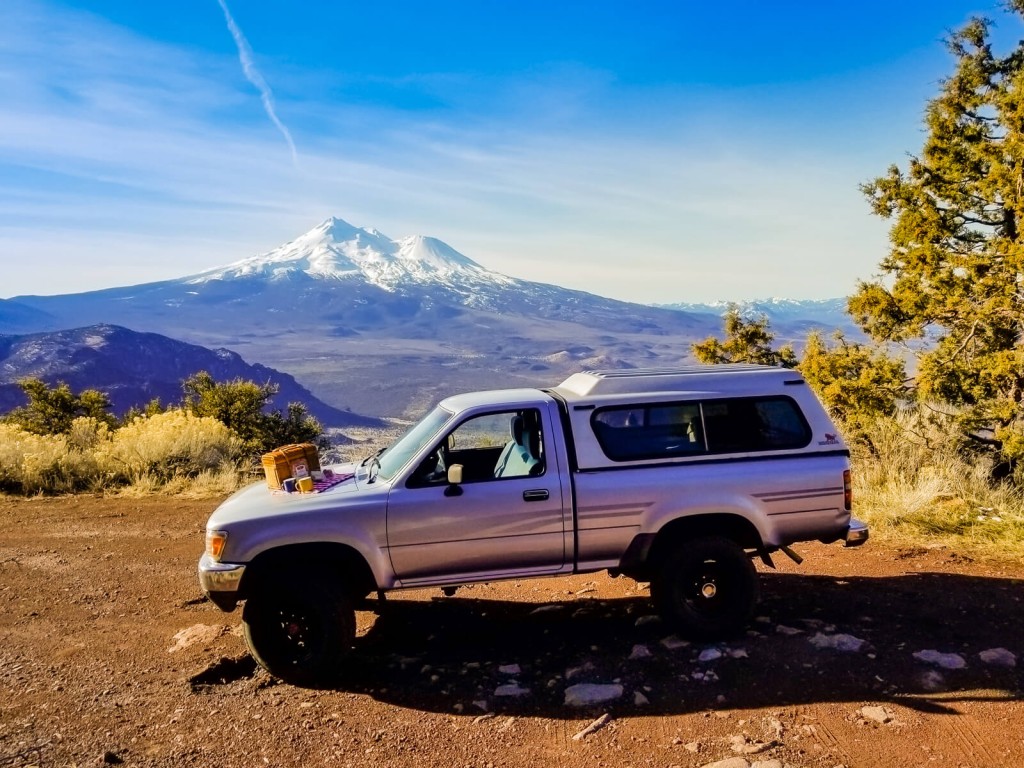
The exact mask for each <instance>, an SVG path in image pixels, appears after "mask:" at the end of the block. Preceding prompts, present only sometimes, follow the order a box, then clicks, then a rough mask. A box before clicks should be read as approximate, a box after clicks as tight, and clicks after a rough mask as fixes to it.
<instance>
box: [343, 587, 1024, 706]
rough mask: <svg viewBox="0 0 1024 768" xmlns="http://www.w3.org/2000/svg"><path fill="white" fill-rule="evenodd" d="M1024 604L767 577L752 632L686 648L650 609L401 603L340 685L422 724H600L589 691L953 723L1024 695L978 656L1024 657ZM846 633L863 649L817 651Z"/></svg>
mask: <svg viewBox="0 0 1024 768" xmlns="http://www.w3.org/2000/svg"><path fill="white" fill-rule="evenodd" d="M1022 598H1024V581H1021V580H1016V579H999V578H980V577H970V576H961V575H953V574H943V573H918V574H911V575H905V576H900V577H888V578H861V577H846V578H838V579H837V578H834V577H828V576H805V575H793V574H776V573H769V574H764V575H762V601H761V605H760V608H759V614H760V615H759V617H758V619H757V620H756V621H755V622H754V623H753V624H752V625H751V628H750V630H749V631H748V632H747V633H746V634H743V635H741V636H739V637H736V638H733V639H731V640H729V641H727V642H722V643H715V644H696V643H693V644H688V645H681V644H680V643H679V639H678V638H676V637H674V636H673V634H672V632H671V631H670V630H669V629H667V628H666V627H665V626H664V625H663V624H661V623H660V621H658V620H657V619H655V618H653V610H652V609H651V606H650V604H649V602H648V600H647V599H646V598H643V597H627V598H617V599H579V598H576V599H570V600H566V601H558V602H550V603H527V602H512V601H494V600H486V599H475V598H466V597H459V596H456V597H452V598H445V597H440V596H438V597H436V598H432V599H429V600H422V599H421V600H391V601H389V602H388V603H387V605H386V607H385V609H384V610H383V612H382V613H381V615H380V616H379V617H377V619H376V621H375V622H374V623H373V625H372V627H370V628H369V630H368V631H367V632H366V633H365V634H364V635H363V636H361V637H360V638H358V639H357V643H356V649H355V652H354V654H353V656H352V657H351V658H350V664H349V666H348V668H347V671H346V672H345V674H344V675H343V677H342V678H341V679H340V680H339V681H337V683H336V684H335V685H334V686H332V688H334V689H336V690H344V691H347V692H358V693H364V694H366V695H369V696H372V697H374V698H376V699H379V700H381V701H385V702H388V703H391V704H395V705H398V706H402V707H408V708H412V709H420V710H425V711H436V712H449V713H457V712H462V713H464V714H473V713H476V714H483V713H485V712H494V713H504V714H510V715H517V716H544V717H556V718H558V717H576V716H578V715H579V714H580V713H581V711H582V712H586V711H588V710H587V709H583V710H580V709H577V708H573V707H567V706H566V703H565V697H566V690H567V689H568V688H569V687H570V686H574V685H578V684H586V683H591V684H618V685H621V686H622V695H621V696H619V697H618V698H615V699H614V700H611V701H608V702H606V703H603V704H600V705H598V707H599V709H600V710H601V711H608V712H611V713H613V714H616V713H617V714H632V715H634V716H637V715H660V714H682V713H687V712H693V711H701V710H706V709H737V708H739V709H743V708H755V707H763V706H771V707H779V706H785V705H799V704H807V703H812V702H825V701H836V702H844V701H850V702H862V701H868V702H879V701H881V702H885V701H899V702H900V703H901V704H903V705H904V706H910V707H914V708H917V709H919V710H921V711H929V712H943V711H952V710H951V709H950V707H951V706H952V705H953V702H956V701H963V700H976V701H977V700H994V699H1018V698H1020V696H1021V690H1022V673H1021V668H1020V666H1015V667H1011V666H1005V665H1004V666H1000V665H999V664H993V663H991V662H989V663H986V662H984V661H982V659H981V658H980V657H979V653H981V652H982V651H986V650H991V649H997V648H1004V649H1009V650H1010V651H1012V652H1013V653H1014V654H1017V655H1018V656H1019V655H1021V654H1022V653H1024V610H1022V605H1021V601H1022ZM838 635H849V636H851V637H852V638H854V639H856V640H862V641H863V646H862V647H861V648H860V649H859V650H857V651H849V650H847V651H843V650H836V649H834V648H827V647H820V646H821V645H822V644H823V641H822V640H821V637H824V638H835V637H836V636H838ZM847 642H848V643H853V640H847ZM854 644H855V643H854ZM923 650H935V651H939V652H941V653H956V654H959V655H960V656H961V657H962V659H963V660H964V661H965V662H966V666H965V667H964V668H961V669H949V668H945V667H940V666H936V665H934V664H928V663H925V662H922V661H919V660H917V659H915V658H914V657H913V654H914V653H915V652H918V651H923ZM1021 661H1022V663H1024V659H1022V660H1021ZM591 709H594V708H593V707H592V708H591Z"/></svg>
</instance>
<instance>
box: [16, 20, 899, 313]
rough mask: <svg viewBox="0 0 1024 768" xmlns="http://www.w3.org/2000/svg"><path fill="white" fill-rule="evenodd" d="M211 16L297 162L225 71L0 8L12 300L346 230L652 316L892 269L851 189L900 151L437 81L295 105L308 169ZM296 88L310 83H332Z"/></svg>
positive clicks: (224, 66) (242, 52) (156, 47)
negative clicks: (687, 303) (643, 309)
mask: <svg viewBox="0 0 1024 768" xmlns="http://www.w3.org/2000/svg"><path fill="white" fill-rule="evenodd" d="M219 2H220V5H221V8H222V10H223V11H224V16H225V18H226V19H227V20H228V27H229V30H230V31H231V34H232V35H233V36H234V37H235V41H236V43H237V46H238V52H239V57H240V60H241V62H242V66H243V69H244V70H245V73H246V77H247V78H248V81H249V82H252V83H253V84H254V85H256V87H257V88H258V89H259V91H260V93H261V96H263V97H264V107H265V108H266V110H267V114H268V115H270V116H271V119H272V120H273V121H274V122H275V125H277V127H278V129H279V130H280V131H281V133H282V134H283V135H284V136H285V137H286V139H287V140H288V143H289V148H290V149H291V150H292V161H291V162H290V161H289V158H288V157H287V156H286V155H285V153H283V152H281V151H280V149H281V147H280V139H279V138H278V136H276V135H275V134H274V133H273V132H270V131H267V130H266V128H267V125H266V120H265V118H264V117H263V116H261V115H259V114H258V111H257V114H256V115H254V116H253V118H254V119H252V120H251V121H250V120H249V116H248V115H239V114H238V112H239V111H238V110H237V109H236V107H237V105H238V104H240V103H245V102H247V101H249V102H251V90H250V89H249V86H248V85H247V84H246V83H245V81H241V80H240V79H239V78H237V66H238V63H237V61H236V60H235V57H234V56H232V55H222V54H220V53H215V52H209V51H206V52H204V51H202V50H201V49H197V48H195V47H190V46H177V45H173V44H171V43H161V42H158V41H154V40H153V39H151V38H148V37H145V36H143V35H141V34H137V33H135V32H133V31H131V30H129V29H126V28H124V27H121V26H118V25H115V24H113V23H111V22H109V21H107V20H104V19H102V18H101V17H97V16H95V15H93V14H89V13H85V12H83V11H80V10H74V9H71V8H68V7H60V8H54V7H53V6H51V5H49V4H47V3H45V2H37V0H0V91H2V92H3V94H4V108H3V109H2V110H0V261H2V262H3V263H4V265H5V273H4V274H5V281H4V283H3V284H2V285H0V296H4V295H13V294H15V293H26V292H47V293H50V292H54V293H56V292H67V291H75V290H84V289H94V288H101V287H108V286H110V285H114V284H121V285H124V284H132V283H141V282H147V281H150V280H156V279H166V278H172V277H179V276H182V275H184V274H190V273H193V272H198V271H200V270H202V269H206V268H210V267H214V266H218V265H221V264H225V263H228V262H231V261H235V260H237V259H239V258H243V257H245V256H249V255H252V254H254V253H258V252H261V251H265V250H269V249H270V248H272V247H274V246H276V245H279V244H280V243H282V242H284V241H285V240H287V239H289V238H291V237H294V236H296V235H298V234H299V233H301V232H302V231H304V230H305V229H308V228H309V227H311V226H313V225H315V224H316V223H317V222H318V221H319V220H320V219H322V218H324V217H326V216H328V215H332V214H333V215H338V216H342V217H344V218H347V219H349V220H350V221H351V222H352V223H353V224H356V225H359V226H373V227H376V228H378V229H380V230H382V231H384V232H385V233H387V234H388V235H390V236H392V237H401V236H405V235H410V234H416V233H421V234H428V235H434V236H437V237H440V238H442V239H444V240H446V241H447V242H449V243H450V244H451V245H453V246H454V247H456V248H457V249H459V250H460V251H462V252H464V253H465V254H466V255H468V256H470V257H471V258H473V259H474V260H476V261H478V262H480V263H482V264H484V265H485V266H487V267H489V268H491V269H495V270H498V271H501V272H505V273H507V274H511V275H514V276H516V277H521V278H525V279H530V280H538V281H543V282H553V283H559V284H562V285H565V286H567V287H573V288H580V289H584V290H590V291H594V292H597V293H603V294H605V295H610V296H616V297H622V298H634V299H641V300H652V301H654V300H657V301H673V300H681V299H689V300H699V299H712V298H722V297H725V298H737V299H738V298H745V297H753V296H759V295H764V294H765V293H778V294H785V295H790V296H794V295H805V296H812V295H818V296H821V295H829V294H830V293H835V292H838V291H841V290H843V286H846V285H852V284H853V279H854V278H855V277H857V276H866V275H868V274H870V272H871V270H872V268H873V266H874V264H875V263H876V261H877V258H878V255H879V254H881V253H883V252H884V227H883V223H881V222H879V223H878V225H877V227H874V228H872V229H871V232H870V233H869V234H870V235H871V237H872V238H873V240H872V242H870V243H868V245H867V246H865V236H864V233H865V225H866V224H867V223H870V220H869V216H868V214H867V211H866V206H864V204H863V202H862V201H861V200H860V199H859V195H858V193H857V190H856V183H857V182H858V181H861V180H862V179H863V178H865V177H866V176H867V175H868V173H869V172H870V170H871V168H873V167H877V168H882V167H884V163H885V162H886V161H888V160H891V159H892V156H893V153H888V154H883V155H882V156H881V157H879V158H872V161H871V164H870V166H869V167H868V170H864V169H863V167H858V168H855V169H854V172H852V173H851V172H850V169H849V168H848V167H843V164H844V162H845V163H848V162H849V160H848V159H847V160H845V161H844V160H843V158H842V156H841V155H839V154H837V155H836V156H834V157H832V156H828V155H827V154H823V153H822V152H821V150H820V148H819V149H817V150H816V149H815V148H814V146H807V147H802V146H794V145H799V144H800V143H801V141H800V137H799V136H798V137H797V139H796V140H789V141H787V142H784V143H771V145H770V146H766V145H764V144H761V145H758V144H756V143H755V141H757V139H752V138H751V136H750V135H749V134H750V133H751V132H758V131H762V130H764V127H765V124H766V123H765V120H764V119H762V118H760V117H758V119H753V117H750V116H749V115H747V114H745V113H737V114H734V115H733V116H731V117H730V119H718V120H716V121H714V122H713V124H712V127H711V129H707V130H705V131H704V134H710V135H712V136H713V137H714V139H715V141H711V140H709V139H708V138H707V135H699V134H700V132H699V131H698V130H697V129H698V128H699V126H697V122H698V119H699V118H700V117H701V115H700V114H698V110H697V108H696V107H699V106H701V105H696V106H694V105H693V104H682V105H680V104H678V103H676V102H675V101H674V100H673V99H672V98H670V97H671V94H667V95H666V98H664V99H657V116H658V120H653V119H651V117H650V115H642V116H641V118H636V117H635V115H634V113H635V112H636V110H630V109H622V108H621V106H622V102H621V101H616V102H614V105H615V106H617V107H619V108H618V109H617V110H616V113H617V114H614V115H609V114H607V112H600V113H598V112H593V111H589V110H590V106H589V105H590V103H591V100H590V99H587V98H583V97H580V96H579V94H580V93H581V92H583V93H586V92H587V90H588V89H590V88H599V87H601V83H600V78H596V80H595V81H593V82H591V81H589V80H587V78H585V77H579V78H576V79H575V81H574V82H575V85H573V84H572V83H569V84H567V83H566V78H564V77H559V78H555V80H554V81H551V82H547V83H544V82H541V83H538V82H535V81H534V82H531V83H525V84H524V83H523V81H522V78H521V77H518V76H517V77H516V78H514V79H513V81H511V82H510V81H509V80H506V79H503V78H502V79H495V80H489V81H487V82H486V88H484V87H483V86H481V84H480V83H476V85H475V91H473V93H480V92H481V91H487V92H488V93H489V94H490V95H489V98H487V99H481V100H473V99H469V98H468V96H467V95H466V94H467V93H470V91H469V90H467V86H465V85H464V84H463V83H462V82H461V81H459V82H451V83H449V82H447V81H445V82H441V83H431V86H432V88H434V89H436V90H437V92H438V93H439V94H440V95H441V97H443V98H442V99H441V100H442V101H444V103H446V104H450V105H453V106H451V107H450V108H447V109H445V110H437V111H433V112H430V113H429V114H424V113H421V112H417V111H415V110H401V109H397V108H394V107H393V106H390V105H387V104H385V105H384V106H375V105H374V104H372V103H367V102H364V103H361V104H359V103H358V102H357V100H354V99H350V100H346V101H345V102H339V101H335V100H332V99H328V98H320V97H318V98H316V99H312V98H304V99H298V98H296V99H294V100H293V101H292V102H291V103H290V105H289V112H288V115H289V121H290V123H291V124H292V125H293V126H294V127H296V128H298V126H299V125H301V126H302V127H303V129H302V130H303V133H302V137H303V138H302V142H303V158H302V159H303V162H302V167H301V168H299V169H298V171H297V170H296V167H295V165H293V163H294V159H295V157H296V152H295V148H294V143H293V142H292V141H291V135H290V133H289V132H288V131H287V130H286V129H285V127H284V126H283V125H282V124H281V123H280V120H279V119H277V118H276V112H275V111H274V104H273V98H272V94H271V92H270V89H269V88H267V87H266V83H265V81H263V79H262V77H261V76H260V75H259V72H257V71H256V70H255V69H254V68H252V61H253V55H252V51H251V49H250V48H249V46H248V43H247V42H246V41H245V38H244V37H243V36H242V35H241V32H240V31H239V30H238V27H237V25H236V24H234V21H233V19H232V17H231V16H230V14H229V12H228V9H227V6H226V5H225V4H224V2H223V0H219ZM205 8H206V10H207V11H208V13H209V14H210V16H209V18H208V19H207V23H208V24H210V25H211V26H212V27H213V28H214V30H215V31H216V30H218V29H220V27H219V23H220V22H219V20H218V19H217V17H216V11H215V8H214V6H213V4H212V3H207V4H206V5H205ZM292 77H296V78H307V79H306V80H304V81H303V82H304V83H305V85H307V86H308V85H310V83H313V82H314V81H315V79H316V78H317V77H325V75H324V74H323V73H322V71H320V70H317V71H315V72H310V71H308V70H305V71H304V70H298V71H296V72H295V73H293V75H292ZM456 79H457V78H456ZM581 81H582V82H581ZM545 87H546V88H548V90H543V89H544V88H545ZM316 91H317V88H316V87H304V88H302V89H301V94H302V95H303V96H304V97H308V96H309V94H311V93H314V92H316ZM450 93H455V95H458V96H459V98H458V99H456V98H455V97H454V96H450ZM574 94H575V97H574ZM645 101H646V100H645ZM470 102H472V103H470ZM538 103H542V104H544V105H545V106H544V108H538V107H537V106H536V105H537V104H538ZM549 104H563V105H566V104H568V105H569V107H565V108H563V109H561V110H554V109H548V108H547V105H549ZM640 106H642V105H640ZM570 107H571V108H570ZM847 111H848V112H849V113H851V114H857V113H858V111H859V110H858V109H856V108H855V107H854V106H851V107H850V108H849V109H848V110H847ZM720 114H721V113H720V112H717V111H716V112H714V114H713V117H719V116H720ZM743 126H748V127H750V129H751V130H750V131H748V132H747V133H744V132H743V131H742V130H741V129H742V128H743ZM761 141H763V140H761ZM808 144H809V142H808ZM41 264H45V265H48V266H50V267H51V268H47V269H46V274H45V276H44V277H43V276H41V268H40V265H41ZM28 286H31V288H29V287H28ZM835 286H840V287H839V288H837V287H835Z"/></svg>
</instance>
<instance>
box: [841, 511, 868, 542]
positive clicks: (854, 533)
mask: <svg viewBox="0 0 1024 768" xmlns="http://www.w3.org/2000/svg"><path fill="white" fill-rule="evenodd" d="M868 536H869V532H868V525H867V523H862V522H861V521H860V520H857V519H856V518H853V517H851V518H850V527H849V528H848V529H847V531H846V543H845V545H844V546H847V547H859V546H860V545H861V544H863V543H864V542H865V541H867V540H868Z"/></svg>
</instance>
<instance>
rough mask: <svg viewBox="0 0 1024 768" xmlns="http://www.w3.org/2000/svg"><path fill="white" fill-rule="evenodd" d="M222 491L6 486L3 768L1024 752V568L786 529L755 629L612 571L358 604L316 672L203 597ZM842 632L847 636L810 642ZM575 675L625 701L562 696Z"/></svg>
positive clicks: (998, 761) (1, 555)
mask: <svg viewBox="0 0 1024 768" xmlns="http://www.w3.org/2000/svg"><path fill="white" fill-rule="evenodd" d="M215 506H216V501H194V500H185V499H175V498H151V499H143V500H138V499H116V498H100V497H91V496H77V497H67V498H57V499H31V500H21V499H0V767H4V768H6V767H7V766H29V765H35V766H68V765H76V766H84V765H104V764H122V763H123V764H125V765H133V766H134V765H138V766H181V765H209V766H214V765H215V766H258V765H270V766H299V765H302V766H320V765H331V766H368V765H373V766H417V767H426V768H433V767H434V766H437V767H438V768H441V767H443V768H454V767H456V766H458V767H460V768H461V767H462V766H467V767H468V766H474V767H477V766H479V767H481V768H486V767H492V768H496V767H498V766H524V767H525V766H531V767H532V766H547V765H557V766H580V767H581V768H582V767H583V766H587V768H594V767H596V766H616V767H619V766H637V767H639V766H665V767H667V766H681V767H683V768H689V767H691V766H703V765H707V764H710V763H714V762H715V761H718V760H724V759H726V758H732V759H733V761H734V763H735V764H736V765H739V766H743V765H745V764H747V763H750V764H756V763H760V764H761V765H763V766H765V768H768V767H769V766H782V765H791V766H794V767H800V766H822V767H824V768H833V767H834V766H847V768H860V767H861V766H865V767H867V766H877V767H878V768H883V767H889V766H925V765H934V766H1019V765H1022V764H1024V706H1022V702H1021V691H1022V673H1021V665H1024V658H1021V655H1022V654H1024V610H1022V604H1021V599H1022V596H1024V590H1022V587H1024V581H1022V578H1024V566H1022V565H1021V564H1019V563H1010V564H999V563H982V562H973V561H971V560H970V559H968V558H964V557H962V556H958V555H957V553H955V552H952V551H950V550H948V549H941V548H938V549H924V548H921V549H898V548H892V547H886V546H882V545H880V544H878V543H876V542H869V543H868V544H867V545H866V546H864V547H861V548H859V549H853V550H847V549H843V548H842V547H840V546H835V545H833V546H828V547H826V546H821V545H809V546H803V547H798V549H799V551H800V553H801V554H803V555H804V556H805V558H806V560H805V562H804V564H803V565H802V566H797V565H795V564H794V563H792V562H790V561H789V560H787V559H785V558H780V559H778V560H777V565H778V566H779V567H778V569H777V570H775V571H771V570H769V569H766V568H763V567H761V566H759V569H760V570H761V571H762V573H763V575H762V603H761V607H760V609H759V614H760V615H759V617H758V620H757V621H755V622H754V623H753V624H752V626H751V628H750V631H749V632H748V633H747V634H746V635H744V636H741V637H738V638H736V639H734V640H732V641H730V642H728V643H720V644H716V645H711V646H708V645H682V646H681V647H680V644H678V643H674V642H672V640H671V639H670V635H671V633H670V632H669V631H668V630H666V629H665V628H664V627H663V626H662V625H661V624H660V622H658V621H657V620H653V619H651V618H644V617H649V616H650V615H651V613H652V611H651V609H650V606H649V603H648V600H647V589H646V585H638V584H636V583H634V582H632V581H630V580H628V579H624V578H619V579H611V578H609V577H608V576H606V575H604V574H598V575H594V574H592V575H586V576H574V577H571V578H561V579H544V580H533V581H521V582H500V583H493V584H486V585H477V586H475V587H467V588H463V589H460V590H459V591H458V593H457V594H456V595H455V596H454V597H443V596H442V595H441V593H440V591H439V590H418V591H415V592H408V593H393V595H392V596H391V597H390V598H389V600H388V601H387V603H386V605H385V606H384V610H383V612H382V613H381V614H380V615H379V616H378V615H376V614H374V613H369V612H367V613H360V614H359V615H358V620H359V627H360V636H359V638H358V639H357V644H356V648H355V650H354V652H353V654H352V656H351V657H350V668H349V671H348V672H347V673H346V674H345V675H344V676H343V678H342V680H341V681H340V682H337V683H335V684H333V685H332V686H331V687H327V688H323V689H303V688H297V687H293V686H290V685H286V684H283V683H280V682H278V681H276V680H275V679H274V678H272V677H270V676H269V675H267V674H266V673H265V672H263V671H262V670H260V669H259V668H257V667H256V666H255V664H254V663H253V662H252V660H251V658H250V657H249V656H248V655H247V654H246V652H245V648H244V645H243V642H242V639H241V636H240V631H239V622H240V621H241V611H240V610H238V611H235V612H234V613H231V614H225V613H222V612H221V611H220V610H218V609H217V608H216V607H215V606H213V605H212V604H211V603H209V602H207V601H205V600H204V599H203V597H202V595H201V593H200V591H199V587H198V583H197V581H196V575H195V566H196V561H197V559H198V557H199V554H200V550H201V548H202V530H203V526H204V524H205V521H206V517H207V516H208V515H209V513H210V512H211V511H212V509H213V508H214V507H215ZM841 635H849V636H851V638H852V639H848V640H846V641H845V642H846V643H847V644H848V645H854V646H855V645H858V644H859V643H857V642H856V641H863V643H862V644H859V645H860V648H859V650H838V649H835V648H821V647H819V645H820V644H821V643H824V642H829V641H830V640H831V641H835V640H836V639H837V638H839V636H841ZM667 639H668V642H667V643H665V642H662V641H665V640H667ZM812 640H815V641H816V642H817V643H818V645H816V644H815V642H812ZM636 646H643V647H644V649H645V650H646V651H647V654H645V653H644V650H637V649H636ZM993 649H1006V650H1008V651H1010V652H1011V653H1012V654H1014V655H1015V656H1017V657H1018V664H1017V665H1016V666H1009V665H1007V664H1006V663H1005V662H1004V663H1003V664H1000V663H998V661H999V660H1001V659H1004V658H1007V657H1005V656H1004V655H1001V654H997V655H996V658H995V661H996V663H993V661H992V660H991V659H990V660H989V661H988V662H986V661H984V660H982V658H981V657H980V656H979V654H981V653H982V652H985V651H992V650H993ZM925 650H933V651H938V652H941V653H943V654H958V655H959V656H960V657H961V658H962V659H963V661H964V662H965V666H964V667H963V668H960V669H949V668H945V667H942V666H938V665H936V664H935V663H934V662H932V663H927V662H923V661H920V660H918V659H916V658H915V657H914V655H913V654H914V653H916V652H920V651H925ZM715 656H717V658H711V657H715ZM702 658H703V660H702ZM948 658H950V659H951V658H952V657H948ZM513 665H518V671H517V670H516V669H515V667H514V666H513ZM513 681H514V682H515V683H516V684H517V685H518V686H519V689H525V690H526V691H527V692H525V693H523V694H522V695H519V696H499V695H496V692H498V691H500V690H506V689H505V688H503V686H507V685H509V684H511V683H512V682H513ZM583 683H593V684H605V685H607V684H618V685H620V686H621V687H622V694H621V696H619V697H618V698H615V699H613V700H611V701H608V702H606V703H604V704H597V705H592V706H585V707H574V706H569V705H567V704H566V703H565V694H566V690H567V689H568V688H570V687H571V686H574V685H578V684H583ZM605 714H607V715H608V716H609V717H608V718H606V719H605V722H604V723H603V725H602V726H601V727H599V728H596V729H595V730H594V732H592V733H590V734H588V735H585V736H580V737H579V738H574V736H576V735H577V734H579V733H580V732H581V731H583V730H584V729H585V728H586V727H587V726H588V725H590V724H591V723H593V722H594V721H595V720H597V719H598V718H600V717H601V716H602V715H605Z"/></svg>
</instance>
